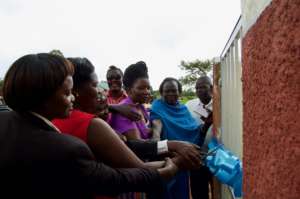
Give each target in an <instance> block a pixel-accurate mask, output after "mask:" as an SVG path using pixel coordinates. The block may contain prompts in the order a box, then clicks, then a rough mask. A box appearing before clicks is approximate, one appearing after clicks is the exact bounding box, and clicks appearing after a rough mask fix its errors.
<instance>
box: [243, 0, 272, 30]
mask: <svg viewBox="0 0 300 199" xmlns="http://www.w3.org/2000/svg"><path fill="white" fill-rule="evenodd" d="M271 2H272V0H241V5H242V16H243V17H242V24H243V36H244V35H245V34H246V33H247V32H248V30H249V29H250V28H251V27H252V26H253V24H255V22H256V20H257V19H258V17H259V16H260V14H261V13H262V12H263V11H264V10H265V9H266V7H267V6H268V5H269V4H270V3H271Z"/></svg>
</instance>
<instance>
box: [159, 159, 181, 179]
mask: <svg viewBox="0 0 300 199" xmlns="http://www.w3.org/2000/svg"><path fill="white" fill-rule="evenodd" d="M157 171H158V173H159V174H160V176H161V177H162V178H163V179H164V180H170V179H171V178H172V177H174V176H175V175H176V173H177V172H178V167H177V166H176V165H175V164H174V162H173V161H172V160H171V159H170V158H166V159H165V165H164V167H163V168H160V169H158V170H157Z"/></svg>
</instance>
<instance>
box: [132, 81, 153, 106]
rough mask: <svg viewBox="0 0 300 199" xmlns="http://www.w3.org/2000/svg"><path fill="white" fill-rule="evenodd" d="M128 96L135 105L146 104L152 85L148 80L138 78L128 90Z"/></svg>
mask: <svg viewBox="0 0 300 199" xmlns="http://www.w3.org/2000/svg"><path fill="white" fill-rule="evenodd" d="M128 95H129V96H130V98H131V99H132V101H133V102H134V103H139V104H143V103H146V102H147V100H148V99H149V96H150V83H149V79H148V78H138V79H137V80H136V81H135V82H134V84H133V85H132V87H131V88H130V89H129V90H128Z"/></svg>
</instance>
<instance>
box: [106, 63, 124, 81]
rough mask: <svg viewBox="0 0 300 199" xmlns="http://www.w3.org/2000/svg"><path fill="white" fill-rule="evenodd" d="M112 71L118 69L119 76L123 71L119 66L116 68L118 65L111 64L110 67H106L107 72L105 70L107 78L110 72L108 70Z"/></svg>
mask: <svg viewBox="0 0 300 199" xmlns="http://www.w3.org/2000/svg"><path fill="white" fill-rule="evenodd" d="M112 71H119V72H120V74H121V76H122V77H123V72H122V70H121V69H120V68H118V67H116V66H114V65H112V66H110V67H109V68H108V70H107V72H106V78H107V75H108V73H110V72H112Z"/></svg>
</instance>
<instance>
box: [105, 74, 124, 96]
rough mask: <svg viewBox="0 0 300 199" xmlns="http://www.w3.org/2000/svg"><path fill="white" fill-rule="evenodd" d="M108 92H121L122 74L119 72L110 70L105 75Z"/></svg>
mask: <svg viewBox="0 0 300 199" xmlns="http://www.w3.org/2000/svg"><path fill="white" fill-rule="evenodd" d="M106 80H107V83H108V87H109V90H110V91H111V92H114V93H119V92H121V91H122V74H121V71H119V70H110V71H109V72H108V73H107V75H106Z"/></svg>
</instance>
